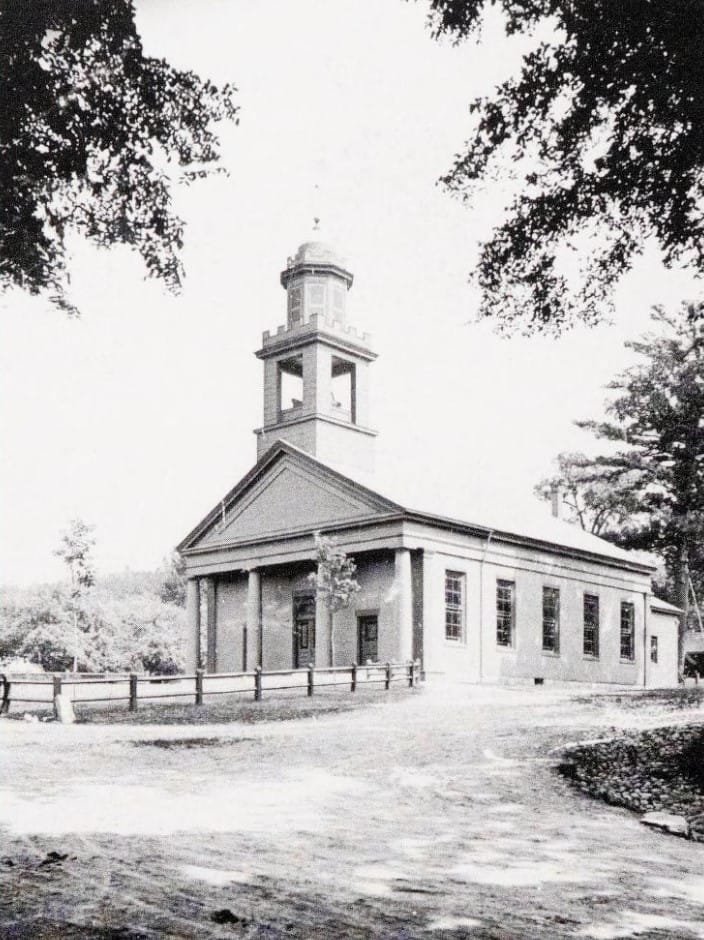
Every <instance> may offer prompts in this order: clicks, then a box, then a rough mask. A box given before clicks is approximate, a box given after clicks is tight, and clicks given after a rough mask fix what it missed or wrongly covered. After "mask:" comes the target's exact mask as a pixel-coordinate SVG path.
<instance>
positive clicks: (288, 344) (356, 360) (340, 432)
mask: <svg viewBox="0 0 704 940" xmlns="http://www.w3.org/2000/svg"><path fill="white" fill-rule="evenodd" d="M352 281H353V277H352V274H351V273H350V271H349V270H348V269H347V266H346V263H345V261H344V260H343V259H342V258H341V257H340V256H339V255H338V254H337V252H336V251H335V250H334V249H333V248H331V247H330V246H329V245H327V244H325V243H324V242H321V241H309V242H304V244H302V245H301V246H300V248H299V249H298V251H297V252H296V254H295V255H294V256H293V257H291V258H289V259H288V261H287V264H286V268H285V269H284V270H283V271H282V272H281V285H282V287H284V288H285V290H286V300H287V303H286V324H285V325H284V326H280V327H278V329H277V331H276V333H274V334H271V333H269V331H266V332H265V333H264V334H263V337H262V348H261V349H260V350H258V352H257V353H256V355H257V357H258V358H259V359H261V360H263V362H264V423H263V426H262V427H261V428H258V429H257V430H256V431H255V434H256V435H257V459H258V458H259V457H261V456H262V454H264V453H265V452H266V451H267V450H268V449H269V448H270V447H271V445H272V444H273V443H274V442H275V441H277V440H285V441H288V442H289V443H291V444H294V445H295V446H297V447H300V448H301V449H302V450H305V451H307V452H308V453H309V454H312V455H313V456H315V457H318V458H319V459H320V460H323V461H325V462H328V463H334V464H337V465H340V466H342V468H343V469H345V468H348V469H349V470H351V471H354V470H361V471H366V472H369V471H371V470H372V469H373V463H374V438H375V437H376V431H372V430H371V429H370V428H369V426H368V425H369V388H368V385H369V365H370V364H371V363H372V362H373V361H374V359H376V354H375V353H373V352H372V350H371V348H370V337H369V335H368V334H367V333H362V334H360V333H357V331H356V330H355V329H354V328H353V327H351V326H350V325H349V324H348V319H347V293H348V291H349V289H350V288H351V287H352Z"/></svg>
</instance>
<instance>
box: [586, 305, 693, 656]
mask: <svg viewBox="0 0 704 940" xmlns="http://www.w3.org/2000/svg"><path fill="white" fill-rule="evenodd" d="M653 321H654V323H655V324H656V325H657V326H658V327H659V328H660V329H661V331H662V332H661V333H659V334H653V333H650V334H648V335H646V336H644V337H642V338H641V339H640V340H637V341H633V342H629V343H627V344H626V345H627V346H628V347H630V348H631V349H633V350H634V351H635V352H636V353H638V354H639V355H640V357H641V361H640V362H639V363H638V364H637V365H635V366H633V367H631V368H630V369H627V370H626V371H625V372H624V373H623V374H622V375H621V376H619V377H617V378H616V379H615V380H614V381H613V382H611V383H610V384H609V386H608V387H609V388H610V389H612V390H613V391H614V392H615V393H616V395H615V397H613V398H612V399H611V401H610V402H609V403H608V404H607V408H606V412H607V416H608V417H609V418H610V419H611V420H606V421H580V422H578V424H579V426H580V427H583V428H586V429H588V430H591V431H592V432H593V433H594V434H595V435H596V436H597V437H598V438H600V439H603V440H607V441H609V442H612V447H613V450H612V451H611V452H610V453H609V454H607V455H605V456H601V457H597V458H595V459H594V460H593V461H592V463H591V466H589V465H587V467H586V468H583V469H586V470H587V471H588V475H587V479H589V478H590V475H591V477H592V478H597V479H601V480H603V481H605V485H607V486H614V487H617V488H618V492H620V493H621V494H622V495H623V494H625V493H626V491H627V490H628V489H629V488H630V490H631V492H630V495H629V496H628V497H627V501H626V502H624V503H623V504H622V506H621V507H620V510H619V511H618V512H620V516H619V515H618V513H617V516H616V519H617V520H618V519H619V518H620V523H621V524H620V526H618V527H615V528H614V531H612V532H610V533H608V534H609V535H610V537H611V538H613V540H614V541H617V542H619V543H620V544H621V545H623V546H624V547H625V548H632V549H640V550H646V551H651V552H656V553H657V554H658V555H660V556H661V557H662V558H663V559H664V561H665V565H666V568H667V572H668V579H669V583H670V586H671V591H672V595H671V598H672V600H674V601H675V603H676V604H677V605H678V606H679V607H681V608H682V609H683V611H684V612H685V613H684V615H683V617H682V620H681V626H680V642H679V652H680V665H681V664H682V661H683V650H684V646H683V642H684V632H685V629H686V624H687V608H688V603H689V587H688V586H689V579H690V575H691V573H692V572H693V571H696V572H699V573H700V576H701V575H702V574H704V540H703V539H702V532H703V531H704V309H702V307H701V306H693V305H683V306H682V309H681V311H680V312H679V314H678V315H672V314H667V313H666V312H665V311H664V310H662V309H659V308H656V309H655V310H654V312H653ZM580 472H581V470H580ZM582 495H584V491H583V492H582ZM603 504H604V500H602V505H603ZM593 508H594V507H593V506H592V510H593ZM613 519H614V517H613V516H612V521H613ZM602 534H607V533H602Z"/></svg>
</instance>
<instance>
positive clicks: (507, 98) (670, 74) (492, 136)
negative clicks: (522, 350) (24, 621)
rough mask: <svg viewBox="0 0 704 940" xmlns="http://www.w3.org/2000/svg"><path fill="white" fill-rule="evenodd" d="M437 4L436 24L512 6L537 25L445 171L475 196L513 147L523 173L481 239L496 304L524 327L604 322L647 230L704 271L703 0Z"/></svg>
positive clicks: (526, 24)
mask: <svg viewBox="0 0 704 940" xmlns="http://www.w3.org/2000/svg"><path fill="white" fill-rule="evenodd" d="M430 7H431V13H430V23H431V28H432V31H433V34H434V35H435V37H439V36H442V35H449V36H452V37H453V38H454V39H455V40H456V41H458V42H459V41H460V40H462V39H465V38H466V37H469V36H473V35H474V36H480V34H481V24H482V19H483V16H484V14H485V13H486V12H487V11H488V9H489V8H490V7H499V8H500V9H501V11H502V13H503V16H504V24H505V31H506V33H507V35H514V34H517V33H522V34H527V35H531V36H533V39H534V42H533V44H532V48H531V49H530V51H529V52H527V53H526V54H525V55H524V57H523V61H522V68H521V70H520V74H518V75H515V76H513V77H511V78H509V79H508V80H506V81H505V82H503V83H501V84H500V85H499V86H498V87H497V88H495V89H494V91H493V93H492V94H491V95H490V96H487V97H484V98H480V99H477V100H475V101H474V102H473V103H472V105H471V109H470V110H471V112H472V113H473V114H474V115H475V118H476V127H475V130H474V135H473V137H472V138H471V139H470V140H469V141H468V143H467V145H466V152H464V153H461V154H459V155H457V157H456V159H455V163H454V165H453V167H452V169H451V170H450V172H449V173H448V174H447V175H446V176H445V177H444V180H443V182H444V184H445V185H446V186H447V187H448V189H449V190H450V191H451V192H453V193H455V194H458V195H460V196H461V197H462V198H464V199H470V198H471V196H472V194H473V192H474V189H475V187H476V186H477V184H479V183H481V182H483V181H485V180H486V179H489V178H491V177H492V176H493V175H494V174H495V173H496V172H499V165H498V161H499V158H504V159H507V160H508V161H510V164H511V166H512V168H513V171H514V172H515V173H517V174H518V175H519V177H520V179H521V184H522V185H521V186H520V191H519V194H518V196H517V197H516V198H515V200H514V202H513V203H512V205H511V206H510V208H509V211H508V214H507V217H506V219H505V220H504V222H503V223H502V224H501V225H499V226H498V227H497V228H496V229H495V230H494V232H493V233H492V236H491V238H490V239H489V240H488V241H487V242H486V243H484V244H483V245H482V249H481V255H480V260H479V265H478V269H477V271H476V274H475V278H476V281H477V283H478V285H479V287H480V288H481V291H482V297H483V300H482V304H481V310H480V312H481V314H482V315H484V316H490V317H494V318H496V320H497V321H498V322H499V323H500V324H501V325H503V326H510V325H513V324H516V323H517V324H519V325H522V326H523V328H524V329H525V330H526V331H531V330H541V329H548V328H550V329H556V330H559V329H560V328H561V327H563V326H564V325H566V324H569V323H570V322H573V321H575V320H578V319H581V320H585V321H587V322H594V321H596V320H598V319H600V318H601V317H602V316H603V315H604V314H605V313H606V312H608V310H609V309H610V304H611V300H610V298H611V292H612V289H613V287H614V285H615V283H616V282H617V280H618V279H619V278H620V276H621V275H622V274H623V273H624V272H625V271H626V270H628V268H629V267H630V265H631V263H632V261H633V259H634V256H636V255H637V254H638V253H639V252H640V251H641V249H642V246H643V243H644V240H645V239H646V238H648V237H653V238H655V239H656V240H657V242H658V244H659V245H660V247H661V249H662V252H663V256H664V260H665V263H666V264H668V265H670V264H672V263H674V262H685V263H687V264H690V265H692V266H693V267H694V269H695V270H697V271H700V272H701V271H704V242H703V241H702V234H703V231H704V213H703V211H702V195H703V191H704V120H703V118H704V59H703V58H702V56H701V48H702V42H703V41H704V5H703V4H702V3H701V2H700V0H669V2H667V3H663V2H659V0H619V2H618V3H614V2H613V0H431V2H430ZM546 36H547V37H549V38H545V37H546ZM586 235H588V236H589V237H590V239H591V242H590V244H589V245H587V243H586V240H584V241H582V240H581V239H582V237H583V236H586ZM578 239H579V242H578ZM577 246H578V247H579V249H580V251H582V252H584V263H583V266H582V272H581V275H582V277H581V285H580V286H579V287H578V288H577V289H576V290H575V291H572V292H570V290H569V278H567V277H566V276H565V271H564V268H563V267H562V261H563V260H564V259H563V257H562V254H563V253H564V252H565V249H569V248H570V247H572V248H575V247H577Z"/></svg>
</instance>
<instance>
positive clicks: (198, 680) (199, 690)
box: [196, 669, 203, 705]
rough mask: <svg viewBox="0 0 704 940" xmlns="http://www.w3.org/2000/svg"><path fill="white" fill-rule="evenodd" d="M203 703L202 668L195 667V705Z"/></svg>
mask: <svg viewBox="0 0 704 940" xmlns="http://www.w3.org/2000/svg"><path fill="white" fill-rule="evenodd" d="M202 704H203V670H202V669H196V705H202Z"/></svg>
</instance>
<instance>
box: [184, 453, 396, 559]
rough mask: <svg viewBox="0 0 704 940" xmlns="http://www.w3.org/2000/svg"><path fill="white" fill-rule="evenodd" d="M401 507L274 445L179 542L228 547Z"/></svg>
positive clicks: (307, 458)
mask: <svg viewBox="0 0 704 940" xmlns="http://www.w3.org/2000/svg"><path fill="white" fill-rule="evenodd" d="M397 509H400V507H398V506H396V504H394V503H392V502H390V501H388V500H386V499H384V498H383V497H381V496H378V495H377V494H375V493H373V492H372V491H371V490H368V489H367V488H365V487H364V486H361V485H360V484H358V483H356V482H355V481H354V480H351V479H350V478H348V477H345V476H343V475H342V474H340V473H337V472H335V471H333V470H332V469H329V468H327V467H326V466H325V465H323V464H321V463H320V462H319V461H317V460H315V459H314V458H310V457H308V456H307V455H305V454H302V453H300V452H299V451H297V450H295V449H293V448H290V447H288V446H286V445H277V446H276V447H275V448H272V451H271V452H270V454H269V455H267V456H266V457H265V458H263V459H262V460H261V461H259V463H258V464H257V465H256V466H255V467H254V469H253V470H252V471H251V472H250V473H249V474H248V475H247V476H246V477H245V478H244V479H243V480H242V481H241V482H240V483H239V484H238V485H237V486H236V487H235V488H234V490H232V491H231V492H230V493H228V495H227V496H226V497H225V498H224V499H223V500H222V501H221V503H220V504H219V505H218V506H217V507H216V508H215V509H213V511H212V512H211V513H209V514H208V516H207V517H206V518H205V519H204V520H203V521H202V523H201V524H200V525H199V526H198V527H197V528H196V529H194V530H193V532H192V533H191V534H190V535H189V536H188V537H187V538H186V539H185V540H184V541H183V543H182V544H181V546H179V547H180V549H181V550H187V549H189V548H195V547H196V546H197V547H198V548H205V547H207V546H211V545H212V546H213V547H215V546H217V545H231V544H236V543H238V542H249V541H252V540H256V539H258V538H269V537H271V536H272V535H276V534H279V533H280V534H281V535H282V536H283V535H285V534H286V533H288V532H296V531H302V530H308V531H311V530H315V529H319V528H322V527H326V526H331V525H334V524H336V523H346V522H350V521H352V520H355V519H368V518H369V517H370V516H374V515H382V514H386V513H389V512H392V511H395V510H397Z"/></svg>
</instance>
